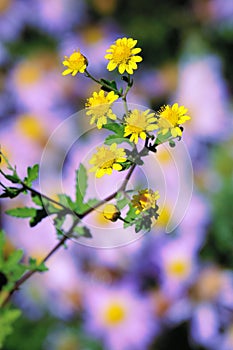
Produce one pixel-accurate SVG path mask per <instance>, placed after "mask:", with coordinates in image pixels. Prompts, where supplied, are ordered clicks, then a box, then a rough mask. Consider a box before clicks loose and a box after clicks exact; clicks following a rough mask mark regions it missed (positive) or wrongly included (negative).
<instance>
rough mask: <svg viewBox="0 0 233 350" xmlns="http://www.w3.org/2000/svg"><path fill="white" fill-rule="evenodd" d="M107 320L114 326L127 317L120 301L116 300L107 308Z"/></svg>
mask: <svg viewBox="0 0 233 350" xmlns="http://www.w3.org/2000/svg"><path fill="white" fill-rule="evenodd" d="M104 316H105V317H104V318H105V322H106V323H107V324H108V325H110V326H114V325H117V324H119V323H121V322H122V321H123V320H124V318H125V310H124V308H123V307H122V305H120V304H119V303H117V302H115V303H112V304H111V305H109V306H108V308H107V309H106V310H105V315H104Z"/></svg>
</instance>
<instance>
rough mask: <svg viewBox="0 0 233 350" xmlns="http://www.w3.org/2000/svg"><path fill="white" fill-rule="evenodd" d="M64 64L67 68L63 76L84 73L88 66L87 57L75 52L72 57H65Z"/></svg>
mask: <svg viewBox="0 0 233 350" xmlns="http://www.w3.org/2000/svg"><path fill="white" fill-rule="evenodd" d="M62 63H63V65H64V66H65V67H67V68H66V70H64V72H63V73H62V75H67V74H72V75H73V76H74V75H76V74H77V73H84V72H85V69H86V68H87V65H88V62H87V59H86V57H85V56H83V54H81V52H80V51H74V52H73V53H72V54H71V55H70V57H68V56H65V60H64V61H63V62H62Z"/></svg>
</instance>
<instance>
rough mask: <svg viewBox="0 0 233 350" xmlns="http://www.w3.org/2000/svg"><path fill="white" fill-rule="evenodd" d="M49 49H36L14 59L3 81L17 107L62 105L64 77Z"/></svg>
mask: <svg viewBox="0 0 233 350" xmlns="http://www.w3.org/2000/svg"><path fill="white" fill-rule="evenodd" d="M57 65H58V58H57V56H56V54H54V53H52V52H44V51H43V52H42V51H41V52H37V53H36V54H34V55H30V56H29V57H26V58H24V59H22V60H21V61H20V62H17V63H16V65H15V67H14V68H13V69H12V71H11V72H10V74H9V79H8V80H7V81H6V91H7V92H8V94H11V95H13V97H14V98H15V103H16V104H17V105H18V106H19V107H23V108H26V109H33V110H37V111H47V110H51V109H52V108H55V107H57V106H58V105H61V103H62V101H63V99H64V96H65V91H66V89H65V84H66V82H65V81H66V79H64V78H63V77H62V76H61V75H60V74H59V71H58V69H57Z"/></svg>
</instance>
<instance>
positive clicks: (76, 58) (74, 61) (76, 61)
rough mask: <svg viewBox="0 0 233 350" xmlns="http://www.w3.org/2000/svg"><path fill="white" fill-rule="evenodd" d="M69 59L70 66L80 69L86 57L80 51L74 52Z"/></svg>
mask: <svg viewBox="0 0 233 350" xmlns="http://www.w3.org/2000/svg"><path fill="white" fill-rule="evenodd" d="M68 61H69V68H70V69H73V70H79V69H80V68H82V66H84V64H85V60H84V57H83V56H82V55H81V54H80V53H79V52H75V53H73V54H72V55H71V57H70V59H69V60H68Z"/></svg>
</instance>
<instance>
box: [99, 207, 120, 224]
mask: <svg viewBox="0 0 233 350" xmlns="http://www.w3.org/2000/svg"><path fill="white" fill-rule="evenodd" d="M120 214H121V213H120V211H119V209H118V208H117V207H116V206H115V205H114V204H106V205H105V207H104V210H103V215H104V217H105V218H106V219H107V220H110V221H113V222H114V221H117V219H118V218H119V216H120Z"/></svg>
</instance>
